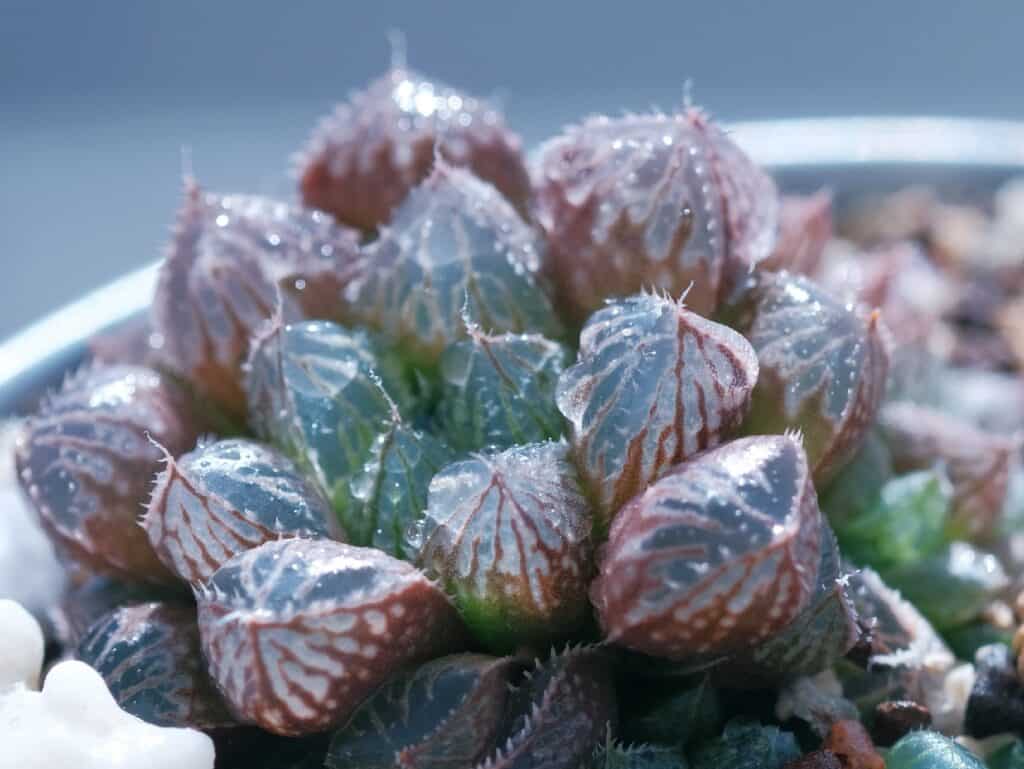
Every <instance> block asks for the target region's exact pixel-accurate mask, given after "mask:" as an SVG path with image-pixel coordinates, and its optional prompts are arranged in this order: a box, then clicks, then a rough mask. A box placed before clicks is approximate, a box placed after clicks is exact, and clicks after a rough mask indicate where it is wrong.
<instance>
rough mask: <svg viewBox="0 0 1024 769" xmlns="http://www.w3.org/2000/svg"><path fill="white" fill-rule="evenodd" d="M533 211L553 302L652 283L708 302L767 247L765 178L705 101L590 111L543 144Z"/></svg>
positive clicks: (769, 208) (593, 298)
mask: <svg viewBox="0 0 1024 769" xmlns="http://www.w3.org/2000/svg"><path fill="white" fill-rule="evenodd" d="M535 176H536V182H535V183H536V188H537V192H536V196H537V214H536V216H537V220H538V222H539V223H540V225H541V227H542V228H543V229H544V232H545V234H546V235H547V238H548V243H549V261H548V264H547V272H548V274H549V275H550V276H551V279H552V282H553V283H554V284H555V286H556V288H557V296H558V304H559V309H560V311H562V312H564V313H565V314H566V315H567V316H568V317H569V318H570V319H572V320H576V321H580V320H582V319H583V318H585V317H586V316H587V314H588V313H590V312H593V311H594V310H596V309H598V308H599V307H601V305H602V303H603V302H604V300H605V299H606V298H607V297H614V296H624V295H628V294H632V293H635V292H637V291H640V290H641V289H643V288H647V287H655V288H658V289H661V290H665V291H668V292H669V293H671V294H672V295H678V294H679V293H681V292H682V291H684V290H685V289H686V288H687V286H689V285H690V284H691V283H693V284H694V287H693V290H692V291H691V292H690V304H691V305H692V306H693V308H694V310H695V311H696V312H698V313H701V314H708V313H710V312H712V311H713V310H714V309H715V307H717V305H718V303H719V301H720V300H721V299H722V297H723V296H724V293H725V291H726V289H727V286H728V283H729V280H730V277H731V275H732V274H733V273H743V272H746V271H747V270H749V269H750V268H751V267H752V266H753V265H754V264H756V263H757V262H759V261H761V260H762V259H764V258H766V257H767V256H768V255H769V254H770V253H771V250H772V247H773V245H774V239H775V230H776V222H777V217H778V199H777V196H776V192H775V186H774V184H773V183H772V181H771V179H770V178H769V177H767V176H766V175H765V174H764V173H763V172H762V171H761V170H760V169H758V168H757V167H756V166H755V165H754V164H753V163H752V162H751V161H750V159H749V158H748V157H747V156H746V155H744V154H743V152H742V151H740V149H739V148H738V147H736V145H735V144H733V143H732V141H731V140H730V139H729V138H728V137H727V136H726V135H725V134H724V133H723V132H722V130H721V129H719V128H718V127H717V126H716V125H715V124H714V123H713V122H712V121H711V120H710V119H709V118H708V117H707V115H706V114H705V113H703V112H701V111H700V110H697V109H686V110H684V111H682V112H680V113H677V114H673V115H661V114H655V115H629V116H626V117H623V118H618V119H610V118H607V117H597V118H592V119H590V120H587V121H586V122H584V123H583V124H581V125H579V126H574V127H571V128H569V129H567V130H566V131H565V132H564V133H563V134H562V135H561V136H558V137H556V138H554V139H551V140H550V141H548V142H547V143H546V144H545V145H544V146H543V147H542V148H541V149H540V159H539V161H538V164H537V170H536V174H535Z"/></svg>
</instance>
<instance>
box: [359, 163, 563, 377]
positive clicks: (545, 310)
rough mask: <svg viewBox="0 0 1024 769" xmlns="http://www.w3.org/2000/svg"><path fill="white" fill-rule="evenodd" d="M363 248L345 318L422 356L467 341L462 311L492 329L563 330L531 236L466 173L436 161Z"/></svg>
mask: <svg viewBox="0 0 1024 769" xmlns="http://www.w3.org/2000/svg"><path fill="white" fill-rule="evenodd" d="M364 253H365V262H366V264H365V268H364V269H363V270H362V271H361V274H360V275H359V276H358V277H357V278H355V279H354V280H353V281H352V282H351V283H349V285H348V286H347V287H346V289H345V298H346V300H347V302H348V305H349V307H350V308H351V312H352V316H353V318H354V319H355V320H356V321H358V322H361V323H364V324H365V325H367V326H369V327H371V328H375V329H378V330H379V331H381V332H382V333H383V335H384V337H385V338H386V339H388V341H390V342H391V343H393V344H397V345H399V346H400V347H402V348H403V349H404V350H405V351H406V353H407V354H408V355H410V356H411V357H412V358H414V359H416V360H417V361H419V362H421V363H424V364H428V365H433V364H434V363H436V361H437V359H438V357H440V355H441V352H442V351H443V350H444V348H445V347H446V346H447V345H449V344H451V343H452V342H455V341H457V340H459V339H464V338H466V336H467V335H468V331H467V328H466V323H465V322H464V318H465V317H467V316H468V317H469V318H470V319H471V320H472V321H473V322H475V323H477V324H479V325H480V326H481V327H482V328H483V329H484V330H486V331H488V332H493V333H502V332H514V333H520V332H526V331H535V332H539V333H542V334H545V335H547V336H550V337H552V338H557V337H558V336H559V335H560V334H561V327H560V325H559V323H558V321H557V319H556V317H555V314H554V310H553V309H552V305H551V302H550V300H549V299H548V297H547V295H546V293H545V290H544V286H543V285H542V284H541V279H540V277H539V275H538V272H539V270H540V260H541V244H540V242H539V241H538V239H537V236H536V234H535V233H534V232H533V230H531V229H530V228H529V227H528V226H527V225H526V223H525V222H524V221H523V220H522V219H520V218H519V215H518V214H517V213H516V212H515V210H514V209H513V208H512V207H511V206H510V205H509V204H508V202H507V201H506V200H505V199H504V198H502V197H501V195H500V194H499V193H498V191H497V190H496V189H494V188H493V187H491V186H490V185H488V184H486V183H485V182H482V181H480V180H479V179H477V178H476V177H474V176H472V175H471V174H470V173H469V172H467V171H465V170H462V169H459V168H454V167H452V166H449V165H447V164H445V163H438V164H437V165H436V166H435V168H434V170H433V171H431V173H430V175H429V176H427V178H426V179H424V180H423V182H422V183H421V184H420V185H419V186H418V187H416V188H415V189H414V190H413V191H412V192H411V193H409V197H408V198H407V199H406V200H405V202H404V203H402V205H401V206H400V207H399V208H398V209H397V210H396V211H395V215H394V217H392V219H391V222H390V224H389V225H388V226H387V227H386V228H385V229H384V230H383V231H382V232H381V235H380V237H379V238H378V239H377V240H376V241H374V242H373V243H372V244H370V245H369V246H367V247H366V248H365V249H364Z"/></svg>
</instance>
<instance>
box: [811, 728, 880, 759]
mask: <svg viewBox="0 0 1024 769" xmlns="http://www.w3.org/2000/svg"><path fill="white" fill-rule="evenodd" d="M822 748H824V749H825V750H830V751H832V752H833V753H835V754H836V757H837V758H838V759H839V762H840V765H841V766H842V767H843V769H885V759H884V758H882V757H881V756H880V755H879V754H878V751H876V750H875V744H874V743H873V742H872V741H871V735H869V734H868V731H867V729H865V728H864V727H863V725H861V723H860V721H836V722H835V723H834V724H832V729H831V730H830V731H829V733H828V736H827V737H826V738H825V742H824V743H823V744H822Z"/></svg>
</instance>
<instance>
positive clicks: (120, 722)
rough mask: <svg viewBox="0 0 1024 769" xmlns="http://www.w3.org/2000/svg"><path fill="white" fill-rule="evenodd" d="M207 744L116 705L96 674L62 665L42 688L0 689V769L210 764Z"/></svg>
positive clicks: (173, 768)
mask: <svg viewBox="0 0 1024 769" xmlns="http://www.w3.org/2000/svg"><path fill="white" fill-rule="evenodd" d="M213 759H214V752H213V741H212V740H211V739H210V738H209V737H207V736H206V735H205V734H203V733H202V732H198V731H196V730H194V729H169V728H163V727H159V726H153V725H152V724H147V723H146V722H144V721H142V720H140V719H138V718H136V717H135V716H132V715H129V714H128V713H125V712H124V711H123V710H121V709H120V708H119V707H118V706H117V703H116V702H115V701H114V698H113V697H112V696H111V694H110V692H109V691H108V690H107V686H106V684H105V683H104V682H103V679H102V678H101V677H100V675H99V673H97V672H96V671H95V670H93V669H92V668H90V667H89V666H88V665H86V664H84V663H82V662H62V663H60V664H58V665H56V666H54V668H53V669H52V670H51V671H50V673H49V675H47V677H46V681H45V683H44V685H43V690H42V691H41V692H34V691H31V690H29V689H26V688H25V687H23V686H16V687H14V688H11V689H8V690H7V691H6V692H4V693H2V694H0V769H68V768H69V767H75V769H213Z"/></svg>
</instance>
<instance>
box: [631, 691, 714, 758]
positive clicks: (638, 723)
mask: <svg viewBox="0 0 1024 769" xmlns="http://www.w3.org/2000/svg"><path fill="white" fill-rule="evenodd" d="M722 719H723V716H722V703H721V698H720V697H719V695H718V690H717V689H715V688H714V687H712V686H711V685H710V684H709V682H708V679H707V678H706V677H705V678H703V679H701V682H700V683H699V684H697V685H696V686H693V687H691V688H689V689H684V690H683V691H680V692H675V693H673V694H669V695H667V696H661V697H657V698H656V699H655V700H654V701H653V702H651V703H649V704H648V705H647V706H646V707H643V708H642V709H638V708H631V709H630V710H629V711H627V710H626V709H625V708H623V712H622V721H623V723H622V737H623V739H627V740H635V741H637V742H653V743H658V744H662V745H672V746H675V747H680V748H683V747H687V746H689V745H691V744H692V743H693V742H696V741H700V740H702V739H707V738H709V737H711V736H713V735H716V734H718V733H719V732H720V731H721V728H722Z"/></svg>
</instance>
